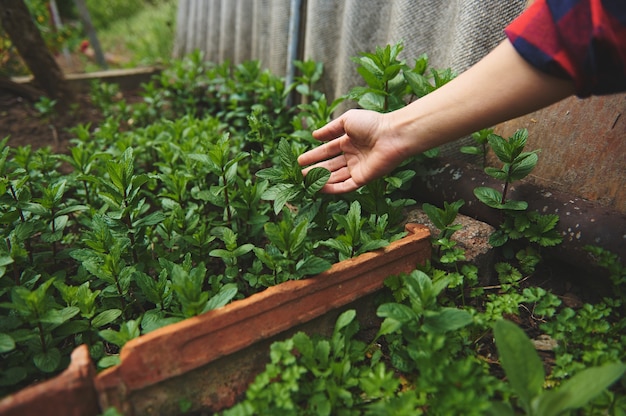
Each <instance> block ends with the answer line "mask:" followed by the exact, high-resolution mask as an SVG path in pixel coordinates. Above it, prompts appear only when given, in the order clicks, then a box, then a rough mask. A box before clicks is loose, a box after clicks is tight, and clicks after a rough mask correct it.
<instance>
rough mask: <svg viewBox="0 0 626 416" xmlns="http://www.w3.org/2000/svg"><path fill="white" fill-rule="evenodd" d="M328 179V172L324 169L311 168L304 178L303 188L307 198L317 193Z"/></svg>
mask: <svg viewBox="0 0 626 416" xmlns="http://www.w3.org/2000/svg"><path fill="white" fill-rule="evenodd" d="M329 178H330V171H329V170H328V169H326V168H313V169H311V170H310V171H309V172H308V173H307V174H306V176H305V177H304V186H305V188H306V192H307V194H308V195H309V196H313V195H314V194H315V193H317V192H318V191H319V190H320V189H322V187H323V186H324V185H326V182H328V179H329Z"/></svg>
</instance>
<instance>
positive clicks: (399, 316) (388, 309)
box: [376, 303, 419, 324]
mask: <svg viewBox="0 0 626 416" xmlns="http://www.w3.org/2000/svg"><path fill="white" fill-rule="evenodd" d="M376 315H378V316H379V317H381V318H386V320H387V319H391V320H394V321H396V322H398V323H400V324H406V323H409V322H412V321H417V320H418V319H419V316H418V315H417V314H416V313H415V312H414V311H413V309H411V308H409V307H408V306H406V305H403V304H401V303H383V304H382V305H380V306H379V307H378V309H376Z"/></svg>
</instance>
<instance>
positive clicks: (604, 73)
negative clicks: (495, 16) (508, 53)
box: [505, 0, 626, 97]
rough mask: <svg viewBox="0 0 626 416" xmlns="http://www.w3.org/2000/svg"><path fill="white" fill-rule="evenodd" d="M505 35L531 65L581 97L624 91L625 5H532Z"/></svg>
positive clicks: (593, 1) (555, 0)
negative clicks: (562, 81) (568, 82)
mask: <svg viewBox="0 0 626 416" xmlns="http://www.w3.org/2000/svg"><path fill="white" fill-rule="evenodd" d="M505 34H506V35H507V37H508V38H509V40H510V41H511V43H512V44H513V47H514V48H515V49H516V50H517V51H518V53H519V54H520V55H521V56H522V57H523V58H524V59H526V60H527V61H528V62H529V63H530V64H531V65H533V66H534V67H536V68H538V69H539V70H541V71H544V72H547V73H549V74H552V75H555V76H558V77H561V78H568V79H571V80H573V81H574V83H575V85H576V91H577V94H578V95H579V96H581V97H584V96H589V95H592V94H596V95H601V94H611V93H616V92H622V91H626V0H604V1H603V0H536V1H535V2H534V3H533V4H532V5H531V6H530V7H529V8H528V9H527V10H526V11H525V12H524V13H522V14H521V15H520V16H519V17H518V18H517V19H516V20H514V21H513V22H512V23H511V24H510V25H509V26H508V27H507V28H506V29H505Z"/></svg>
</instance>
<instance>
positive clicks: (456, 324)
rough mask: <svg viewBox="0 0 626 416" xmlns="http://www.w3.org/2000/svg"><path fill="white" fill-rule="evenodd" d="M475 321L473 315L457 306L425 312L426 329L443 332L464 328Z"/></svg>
mask: <svg viewBox="0 0 626 416" xmlns="http://www.w3.org/2000/svg"><path fill="white" fill-rule="evenodd" d="M472 321H473V318H472V315H470V314H469V313H468V312H466V311H464V310H461V309H456V308H443V309H441V310H439V311H436V312H435V311H426V312H425V313H424V325H423V327H422V328H423V329H424V330H425V331H429V332H433V333H436V334H442V333H445V332H449V331H455V330H457V329H459V328H463V327H465V326H467V325H469V324H471V323H472Z"/></svg>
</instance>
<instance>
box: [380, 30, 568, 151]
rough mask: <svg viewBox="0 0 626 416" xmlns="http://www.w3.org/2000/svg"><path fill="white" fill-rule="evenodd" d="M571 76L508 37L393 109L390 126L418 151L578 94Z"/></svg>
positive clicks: (408, 149)
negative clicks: (538, 63) (530, 58)
mask: <svg viewBox="0 0 626 416" xmlns="http://www.w3.org/2000/svg"><path fill="white" fill-rule="evenodd" d="M574 91H575V90H574V84H573V83H572V82H571V81H568V80H564V79H559V78H556V77H554V76H551V75H547V74H545V73H543V72H540V71H538V70H537V69H535V68H534V67H532V66H531V65H530V64H528V63H527V62H526V61H525V60H524V59H523V58H522V57H521V56H520V55H519V54H518V53H517V52H516V51H515V49H514V48H513V46H512V45H511V44H510V43H509V41H508V40H505V41H504V42H503V43H501V44H500V45H499V46H498V47H497V48H496V49H494V50H493V51H492V52H491V53H490V54H489V55H487V56H486V57H485V58H483V59H482V60H481V61H480V62H478V63H477V64H476V65H474V66H473V67H472V68H470V69H469V70H467V71H466V72H464V73H462V74H461V75H459V76H458V77H457V78H455V79H454V80H452V81H450V82H449V83H448V84H446V85H444V86H443V87H441V88H439V89H437V90H435V91H434V92H432V93H431V94H428V95H427V96H425V97H423V98H421V99H419V100H417V101H415V102H413V103H411V104H410V105H408V106H406V107H404V108H402V109H400V110H397V111H395V112H393V113H389V114H388V116H389V117H388V120H387V123H388V126H389V129H390V130H389V131H394V132H396V134H397V135H399V136H402V137H403V141H404V142H405V143H406V145H407V149H406V150H407V152H408V153H410V154H417V153H421V152H423V151H426V150H428V149H431V148H434V147H437V146H440V145H442V144H444V143H447V142H450V141H453V140H456V139H459V138H461V137H464V136H466V135H469V134H471V133H473V132H475V131H478V130H480V129H482V128H486V127H490V126H493V125H496V124H498V123H501V122H503V121H506V120H509V119H512V118H515V117H518V116H521V115H524V114H527V113H530V112H533V111H535V110H538V109H540V108H543V107H545V106H547V105H550V104H552V103H555V102H557V101H559V100H561V99H563V98H565V97H568V96H570V95H572V94H574Z"/></svg>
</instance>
